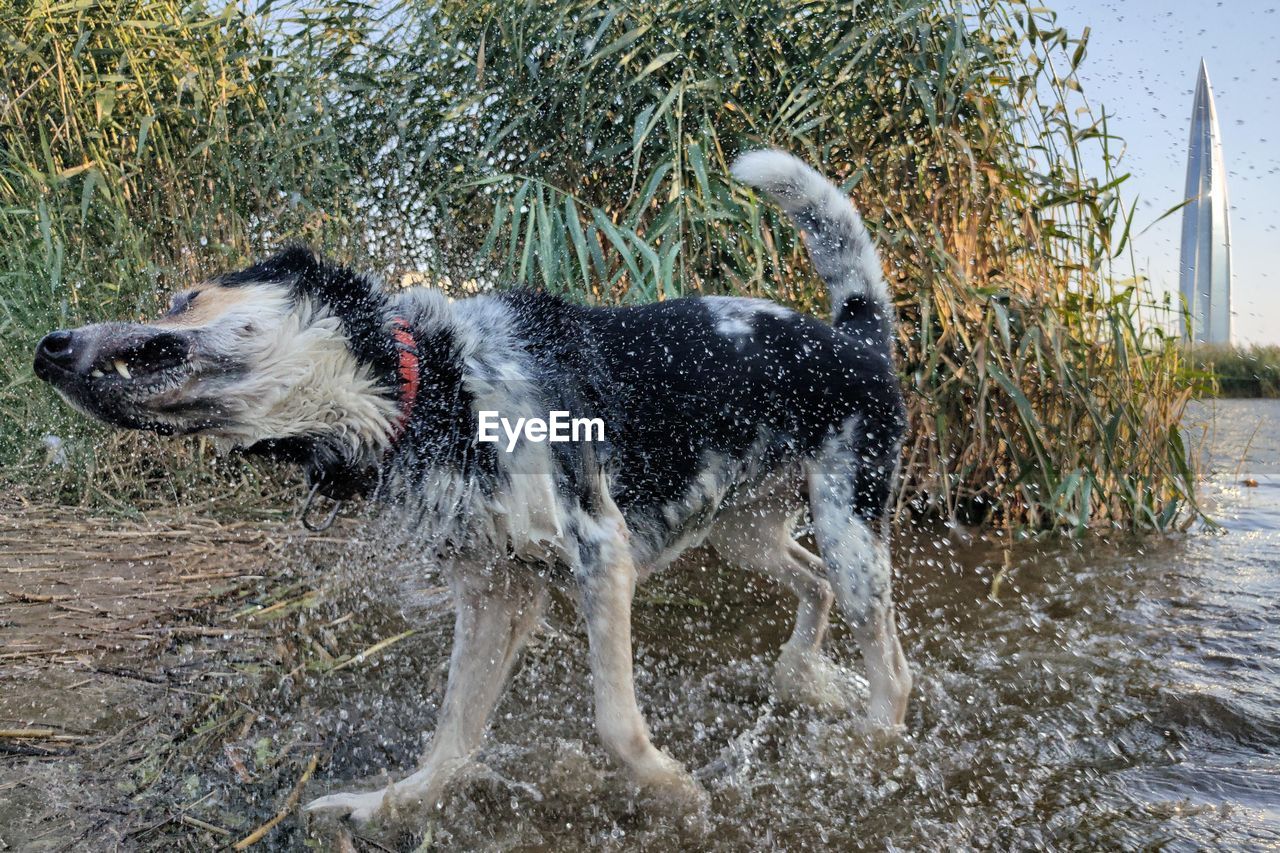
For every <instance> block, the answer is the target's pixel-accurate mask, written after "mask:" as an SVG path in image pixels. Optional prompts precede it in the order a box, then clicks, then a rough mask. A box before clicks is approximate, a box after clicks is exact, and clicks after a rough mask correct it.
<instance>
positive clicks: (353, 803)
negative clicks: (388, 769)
mask: <svg viewBox="0 0 1280 853" xmlns="http://www.w3.org/2000/svg"><path fill="white" fill-rule="evenodd" d="M385 799H387V789H383V790H372V792H366V793H362V794H355V793H352V794H329V795H326V797H319V798H316V799H312V800H311V802H310V803H307V804H306V806H303V807H302V811H305V812H321V813H325V815H328V816H332V817H339V818H342V817H347V818H351V820H352V821H355V822H356V824H367V822H369V821H371V820H372V818H374V817H375V816H376V815H379V812H381V811H383V804H384V802H385Z"/></svg>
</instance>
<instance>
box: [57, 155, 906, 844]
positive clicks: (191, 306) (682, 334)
mask: <svg viewBox="0 0 1280 853" xmlns="http://www.w3.org/2000/svg"><path fill="white" fill-rule="evenodd" d="M731 172H732V174H733V175H734V176H735V177H736V178H737V179H738V180H740V181H742V182H744V183H745V184H748V185H750V186H752V187H755V188H757V189H759V190H761V191H763V193H764V194H766V195H767V196H769V197H770V198H772V199H773V200H774V201H775V202H776V203H777V204H778V205H779V206H780V207H781V208H782V209H783V211H785V212H786V213H787V214H788V215H789V216H790V217H791V218H792V220H793V221H794V222H795V223H796V224H797V225H798V227H799V228H800V230H801V232H802V234H803V236H804V239H805V242H806V245H807V248H808V252H809V256H810V258H811V260H812V262H813V264H814V266H815V267H816V269H817V272H818V275H819V276H820V277H821V279H822V280H823V282H824V283H825V285H826V288H827V290H828V294H829V297H830V303H831V314H832V321H831V323H829V324H828V323H826V322H823V321H821V320H818V319H816V318H814V317H810V316H807V315H804V314H800V313H797V312H795V311H792V310H790V309H787V308H784V307H782V306H780V305H777V304H775V303H772V302H770V301H767V300H762V299H747V298H737V297H710V296H708V297H689V298H682V299H673V300H668V301H664V302H658V303H654V304H649V305H643V306H636V307H585V306H581V305H577V304H572V303H570V302H568V301H565V300H563V299H561V298H559V297H556V296H554V295H550V294H547V293H544V292H539V291H534V290H511V291H505V292H493V293H487V294H483V295H478V296H472V297H470V298H466V299H462V300H458V301H450V300H449V299H447V298H446V297H445V296H444V295H443V294H442V293H440V292H439V291H437V290H434V289H431V288H422V287H419V288H414V289H410V290H405V291H401V292H386V291H384V290H383V289H382V288H381V287H380V286H379V285H378V283H377V282H376V281H374V280H373V279H372V278H370V277H367V276H364V275H360V274H356V273H354V272H352V271H350V270H348V269H346V268H343V267H340V266H337V265H335V264H332V263H329V262H327V261H325V260H323V259H321V258H320V257H318V256H317V255H315V254H313V253H312V252H311V251H310V250H308V249H306V248H305V247H300V246H292V247H289V248H286V249H285V250H283V251H282V252H280V253H279V254H277V255H275V256H274V257H271V258H270V259H268V260H266V261H263V262H260V263H257V264H255V265H253V266H250V267H249V268H247V269H244V270H241V271H239V272H234V273H231V274H228V275H223V276H221V277H218V278H214V279H212V280H211V281H207V282H205V283H203V284H199V285H196V286H195V287H193V288H191V289H189V290H187V291H185V292H183V293H181V294H179V295H178V296H177V297H175V298H174V300H173V303H172V306H171V307H170V309H169V310H168V312H167V313H166V314H164V316H162V317H160V318H159V319H158V320H156V321H155V322H152V323H146V324H142V323H102V324H95V325H89V326H84V327H82V328H78V329H75V330H60V331H55V332H51V333H50V334H48V335H47V336H45V337H44V339H43V340H41V341H40V342H39V345H38V347H37V349H36V355H35V372H36V375H37V376H39V377H40V378H41V379H43V380H44V381H46V382H49V383H50V384H52V385H53V386H54V387H55V388H56V389H57V390H58V392H60V394H61V395H62V396H63V397H64V398H65V399H66V401H67V402H68V403H70V404H71V405H72V406H73V407H75V408H76V409H79V410H80V411H82V412H84V413H86V414H88V415H90V416H93V417H95V418H99V419H101V420H103V421H106V422H108V423H110V424H115V425H117V426H120V427H126V428H130V429H137V430H151V431H154V432H158V433H162V434H166V435H200V436H206V437H208V438H210V439H212V440H213V441H214V442H216V443H217V444H218V445H220V446H223V447H227V448H239V449H242V450H247V451H248V452H250V453H255V454H262V455H266V456H270V457H275V458H279V459H284V460H288V461H290V462H293V463H296V464H298V465H300V466H301V467H302V468H303V469H304V471H305V475H306V479H307V481H308V483H309V484H310V485H311V487H312V490H313V491H312V497H315V495H316V494H317V493H318V494H319V495H324V496H327V497H330V498H332V499H334V500H343V499H346V498H349V497H352V496H356V495H365V496H369V497H370V498H371V499H372V500H374V501H376V502H379V505H381V506H382V507H384V508H385V509H384V511H383V513H382V514H383V515H387V514H389V513H390V510H392V509H395V510H397V512H396V513H395V517H396V518H398V519H400V524H401V525H402V526H403V527H404V528H405V529H407V530H409V531H411V532H412V534H413V535H414V536H415V537H416V538H415V540H414V541H416V542H418V543H420V550H421V553H422V554H423V555H424V559H430V560H438V561H440V562H441V563H442V565H444V566H445V570H446V576H447V577H448V579H449V583H450V586H451V589H452V592H453V597H454V601H455V607H456V621H455V628H454V640H453V650H452V655H451V659H450V666H449V678H448V685H447V688H446V691H445V696H444V700H443V705H442V707H441V710H440V714H439V720H438V725H437V728H436V730H435V732H434V735H433V737H432V740H431V742H430V746H429V747H428V748H427V750H426V752H425V754H424V755H423V756H422V759H421V761H420V763H419V765H418V769H417V770H416V771H415V772H413V773H412V774H410V775H408V776H407V777H406V778H404V779H403V780H401V781H399V782H395V783H393V784H391V785H388V786H387V787H386V788H384V789H383V790H379V791H374V792H371V793H351V794H345V793H344V794H334V795H330V796H324V797H321V798H319V799H317V800H314V801H312V802H311V803H309V804H308V806H307V809H308V810H312V811H332V812H335V813H336V814H337V815H338V816H340V817H342V816H349V817H350V818H352V819H354V820H356V821H366V820H369V819H370V818H373V817H375V816H381V817H385V816H387V815H389V814H391V813H392V812H394V811H395V810H396V809H398V808H400V807H402V806H408V805H422V804H434V803H436V802H438V801H439V799H440V797H441V796H442V792H443V790H444V786H445V783H446V782H447V781H448V779H449V778H450V776H451V775H452V774H453V773H454V772H455V771H456V770H457V769H458V768H459V767H461V766H462V765H463V764H465V763H466V762H467V760H468V759H469V757H470V756H471V755H472V754H473V753H474V752H475V751H476V749H477V748H478V746H479V745H480V743H481V740H482V738H483V736H484V732H485V729H486V727H487V725H488V720H489V717H490V716H491V714H492V711H493V709H494V706H495V705H496V704H497V702H498V700H499V698H500V695H501V693H502V690H503V685H504V682H505V681H506V679H507V677H508V675H509V673H510V672H511V670H512V668H513V666H514V665H515V663H516V660H517V657H518V654H519V652H520V649H521V647H522V645H523V644H524V642H525V640H526V639H527V637H528V636H529V634H530V632H531V631H532V630H533V629H534V628H535V626H536V624H537V623H538V622H539V619H540V617H541V615H542V612H543V607H544V603H545V599H546V589H547V585H548V584H549V583H563V584H565V585H566V586H567V587H569V588H570V589H572V590H573V591H574V593H575V594H576V596H577V601H578V604H579V606H580V609H581V612H582V616H583V619H584V622H585V626H586V632H587V635H588V640H589V647H590V668H591V681H592V688H593V691H594V700H595V715H596V725H597V729H598V733H599V736H600V738H601V740H602V741H603V743H604V745H605V747H606V748H607V750H608V751H609V752H610V753H611V754H612V756H613V757H614V758H615V759H616V760H617V762H618V763H619V764H621V765H622V767H623V768H624V769H625V770H626V772H627V773H628V774H629V775H630V777H631V779H632V780H634V782H635V783H636V784H637V785H639V786H640V787H641V788H642V789H647V790H649V791H652V792H653V793H655V794H658V795H663V796H673V797H676V798H680V799H688V798H691V797H692V798H697V797H698V796H699V795H700V794H701V789H700V788H699V786H698V785H697V783H696V782H694V781H693V779H692V777H691V776H690V774H689V773H688V772H687V771H686V769H685V768H684V766H683V765H682V764H681V763H680V762H678V761H677V760H675V759H674V758H672V757H671V756H670V755H669V754H668V753H666V752H665V751H663V750H661V749H659V748H658V747H656V746H655V745H654V744H653V742H652V740H651V739H650V735H649V730H648V727H647V724H646V722H645V718H644V716H643V715H642V713H641V710H640V706H639V703H638V702H637V698H636V693H635V687H634V684H633V679H632V643H631V604H632V596H633V593H634V590H635V587H636V584H637V583H638V582H640V581H642V580H644V579H645V578H646V577H647V576H649V575H650V574H651V573H653V572H655V571H657V570H659V569H661V568H662V567H664V566H666V565H667V564H669V563H670V562H671V561H672V560H674V559H675V558H676V557H677V556H678V555H679V554H681V553H682V552H684V551H686V550H687V549H689V548H691V547H694V546H696V545H699V544H704V543H705V544H709V545H710V546H711V547H712V548H713V549H714V550H715V551H716V552H718V554H719V555H720V556H721V557H722V558H723V559H724V560H725V561H727V562H728V563H730V564H736V565H738V566H741V567H742V568H744V569H749V570H752V571H755V572H759V573H761V574H763V575H765V576H767V577H768V578H771V579H772V580H773V581H775V582H777V583H778V584H780V585H781V586H782V587H783V588H785V589H787V590H789V591H790V592H791V593H792V594H794V595H795V597H796V598H797V600H798V608H797V612H796V618H795V626H794V629H793V631H792V633H791V636H790V638H789V639H788V640H787V642H786V644H785V645H784V646H783V648H782V650H781V653H780V655H779V657H778V661H777V664H776V666H775V668H774V671H773V681H774V685H775V689H776V690H777V692H778V693H779V694H780V695H781V696H782V697H783V698H784V699H786V700H788V701H795V702H804V703H810V704H815V705H819V706H822V705H835V706H837V707H838V706H839V705H840V703H841V701H842V700H841V698H840V697H839V696H838V695H837V693H838V691H836V690H835V688H834V683H833V681H832V679H831V676H832V675H833V666H834V665H833V664H832V663H830V662H829V660H828V658H826V657H825V656H824V655H823V653H822V651H821V647H822V640H823V635H824V633H825V631H826V628H827V621H828V613H829V611H830V608H831V605H832V603H833V600H835V601H838V602H839V604H840V607H841V609H842V611H843V614H844V617H845V618H846V620H847V621H848V623H849V624H850V626H851V627H852V631H853V633H854V635H855V637H856V640H857V642H858V644H859V647H860V650H861V652H862V656H863V658H864V661H865V665H866V668H867V681H868V686H869V687H868V689H869V698H868V704H867V715H868V717H869V719H870V721H871V722H872V723H874V724H876V725H878V726H885V727H896V726H900V725H901V724H902V723H903V720H904V716H905V713H906V709H907V699H908V694H909V693H910V689H911V674H910V670H909V667H908V663H907V660H906V658H905V656H904V654H903V651H902V646H901V644H900V642H899V640H898V637H897V630H896V627H895V615H894V606H893V602H892V598H891V592H890V574H891V572H890V560H889V545H888V531H887V519H886V514H887V506H888V503H889V500H890V496H891V493H892V492H893V490H894V485H895V479H896V476H897V468H898V458H899V455H900V448H901V442H902V438H903V434H904V431H905V424H906V416H905V407H904V403H903V398H902V393H901V389H900V387H899V384H898V379H897V375H896V372H895V370H894V364H893V358H892V352H891V338H892V336H893V333H894V320H893V306H892V302H891V300H890V295H889V291H888V288H887V286H886V284H885V280H884V277H883V272H882V269H881V266H880V261H879V259H878V257H877V254H876V250H875V246H874V244H873V242H872V240H871V238H870V237H869V235H868V233H867V231H866V228H865V227H864V225H863V222H862V220H861V218H860V217H859V215H858V213H857V212H856V211H855V209H854V207H853V205H852V204H851V203H850V201H849V199H848V198H847V197H846V196H845V195H844V194H843V193H841V192H840V191H839V189H838V188H837V187H836V186H835V185H833V184H832V183H830V182H829V181H828V180H827V179H826V178H824V177H823V176H822V175H820V174H819V173H818V172H816V171H815V170H813V169H812V168H810V167H809V166H808V165H806V164H805V163H804V162H802V161H801V160H799V159H797V158H795V157H793V156H791V155H789V154H786V153H782V152H779V151H767V150H766V151H754V152H751V153H748V154H745V155H744V156H742V157H741V158H739V159H738V160H737V161H736V162H735V163H734V165H733V167H732V169H731ZM554 411H561V412H572V413H574V414H575V415H584V416H587V417H590V418H594V419H598V420H599V421H602V422H603V424H604V427H605V430H604V435H603V440H598V439H599V438H600V437H599V436H594V437H593V438H595V439H597V440H593V441H590V442H588V441H577V442H569V443H563V442H562V443H553V442H550V441H547V442H538V441H534V440H524V441H518V442H513V443H512V444H511V445H510V446H508V445H506V444H503V443H501V442H499V443H493V442H482V441H479V440H478V421H479V419H480V417H481V413H483V412H489V413H490V414H492V413H494V412H497V413H500V414H501V415H502V416H503V417H504V418H508V419H510V418H515V419H516V421H517V422H520V421H519V419H520V418H531V417H535V416H537V415H538V414H539V413H541V414H543V415H545V414H546V413H548V412H554ZM525 435H526V438H528V437H529V433H528V432H526V434H525ZM806 505H807V509H808V512H809V515H810V517H811V518H812V531H813V535H814V539H815V540H816V543H817V547H818V550H819V552H820V554H821V557H819V556H818V555H816V554H814V553H813V552H811V551H810V550H808V549H807V548H805V547H804V546H802V545H801V544H800V543H799V542H797V541H796V540H795V538H793V531H794V527H795V522H796V520H797V517H798V516H799V514H800V513H802V512H803V511H804V509H805V508H806Z"/></svg>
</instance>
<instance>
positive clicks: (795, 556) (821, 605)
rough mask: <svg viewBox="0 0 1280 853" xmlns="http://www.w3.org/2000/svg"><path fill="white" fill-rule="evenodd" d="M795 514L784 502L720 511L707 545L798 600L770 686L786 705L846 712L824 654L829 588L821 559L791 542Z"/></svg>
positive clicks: (844, 700)
mask: <svg viewBox="0 0 1280 853" xmlns="http://www.w3.org/2000/svg"><path fill="white" fill-rule="evenodd" d="M792 527H793V510H792V508H791V507H790V506H787V505H786V504H783V503H761V504H750V505H747V506H744V507H741V508H735V509H732V510H727V511H725V512H722V513H721V514H720V515H719V516H717V518H716V524H715V527H713V528H712V530H711V534H710V535H709V536H708V538H707V541H708V542H709V544H710V545H711V546H712V547H713V548H714V549H715V551H716V553H717V554H719V555H720V557H721V558H723V559H724V560H725V561H726V562H728V563H731V564H733V565H735V566H737V567H739V568H743V569H748V570H750V571H753V572H756V573H758V574H761V575H764V576H765V577H767V578H769V579H771V580H773V581H774V582H775V583H777V584H779V585H780V586H782V587H783V588H785V589H787V590H789V591H790V592H791V593H792V594H793V595H794V596H795V597H796V600H797V602H798V604H797V608H796V623H795V627H794V628H793V629H792V631H791V638H790V639H789V640H787V643H786V645H784V646H783V647H782V651H781V653H780V654H779V655H778V662H777V664H776V665H775V667H774V671H773V682H774V688H775V689H776V690H777V692H778V695H779V696H780V697H781V698H782V699H783V700H784V701H788V702H796V703H803V704H806V705H812V706H814V707H818V708H823V709H827V710H844V709H846V708H847V707H848V702H847V700H846V697H845V696H844V694H843V693H842V692H841V691H840V690H839V689H838V688H837V686H836V682H835V678H834V677H833V676H834V666H833V664H831V662H830V661H828V660H827V659H826V658H825V657H824V656H823V655H822V638H823V636H824V635H825V634H826V631H827V615H828V614H829V613H830V611H831V602H832V599H833V593H832V591H831V584H830V583H828V582H827V580H826V578H824V577H822V574H821V573H822V572H823V566H822V560H820V559H819V558H818V557H817V555H815V554H813V553H810V551H809V550H808V549H807V548H805V547H804V546H803V545H801V544H800V543H799V542H796V541H795V539H793V538H792V536H791V532H792Z"/></svg>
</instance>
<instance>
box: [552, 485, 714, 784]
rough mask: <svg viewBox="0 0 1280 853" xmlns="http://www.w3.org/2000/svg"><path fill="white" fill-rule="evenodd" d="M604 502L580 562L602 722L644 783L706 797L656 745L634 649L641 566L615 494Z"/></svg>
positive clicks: (605, 737) (609, 744)
mask: <svg viewBox="0 0 1280 853" xmlns="http://www.w3.org/2000/svg"><path fill="white" fill-rule="evenodd" d="M605 502H606V503H607V505H608V507H607V509H606V513H605V516H604V517H603V518H601V519H598V520H596V521H594V522H593V524H592V526H593V527H594V528H595V530H594V531H593V532H592V533H591V535H590V536H589V537H587V538H586V539H584V542H583V543H582V547H581V548H580V552H581V558H580V559H581V565H580V566H578V567H577V568H576V569H575V575H576V577H577V581H578V584H577V585H578V593H579V603H580V605H581V607H582V614H583V618H584V620H585V621H586V626H587V638H588V641H589V643H590V647H591V648H590V654H591V682H592V688H593V690H594V694H595V705H596V728H597V730H598V731H599V734H600V739H601V741H603V743H604V746H605V748H606V749H607V750H608V751H609V752H610V753H611V754H612V755H613V756H614V758H615V759H617V761H618V762H619V763H620V764H622V766H623V767H624V768H625V769H626V771H627V773H628V774H629V775H630V777H631V778H632V780H633V781H635V782H636V783H637V784H638V785H640V786H641V787H642V788H644V789H645V790H647V791H648V792H650V793H652V794H656V795H657V796H659V797H660V798H663V799H666V800H669V801H672V802H675V803H678V804H681V805H686V804H691V803H692V804H697V803H701V802H703V801H704V799H705V795H704V794H703V793H702V790H701V788H699V787H698V785H697V783H696V782H694V781H693V777H691V776H690V775H689V773H688V772H687V771H686V770H685V768H684V766H683V765H681V764H680V763H679V762H678V761H676V760H675V759H674V758H672V757H671V756H669V755H668V754H667V753H665V752H663V751H662V750H660V749H658V748H657V747H656V746H654V745H653V742H652V741H651V740H650V738H649V727H648V725H647V724H646V723H645V719H644V715H643V714H642V713H641V711H640V705H639V703H638V702H637V701H636V688H635V681H634V674H633V669H632V649H631V601H632V597H633V595H634V592H635V586H636V568H635V564H634V562H633V561H632V557H631V548H630V545H629V544H628V542H627V537H628V534H627V528H626V524H625V522H624V521H623V518H622V516H621V514H620V513H619V512H618V511H617V507H615V506H613V502H612V501H611V500H608V499H606V501H605Z"/></svg>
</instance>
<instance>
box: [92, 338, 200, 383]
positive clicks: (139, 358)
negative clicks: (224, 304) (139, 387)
mask: <svg viewBox="0 0 1280 853" xmlns="http://www.w3.org/2000/svg"><path fill="white" fill-rule="evenodd" d="M186 367H187V345H186V343H185V342H184V341H182V340H181V339H180V338H178V337H177V336H176V335H171V334H167V333H161V334H159V335H156V336H154V337H152V338H149V339H147V340H144V341H142V342H140V343H137V344H133V345H130V346H126V347H125V348H123V349H120V350H117V351H115V352H109V353H103V354H101V355H99V356H97V357H96V358H95V359H94V360H93V361H92V362H91V365H90V368H89V373H88V375H89V378H90V379H112V380H121V381H124V382H138V383H140V384H148V380H154V379H157V378H160V377H162V376H163V377H164V378H170V376H171V375H172V374H174V373H177V372H181V371H183V370H184V369H185V368H186Z"/></svg>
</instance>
